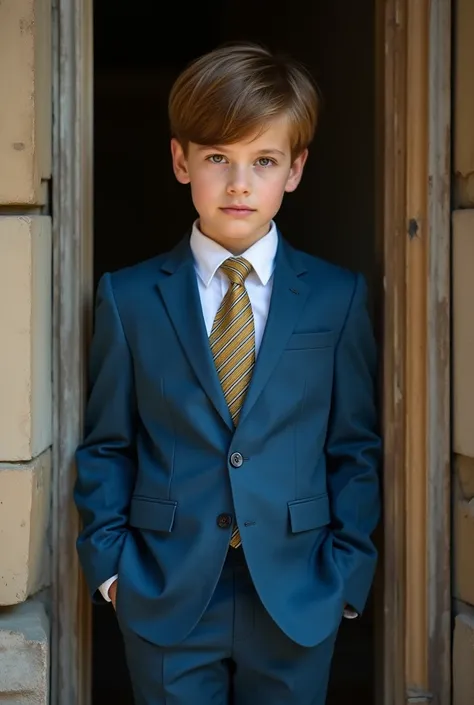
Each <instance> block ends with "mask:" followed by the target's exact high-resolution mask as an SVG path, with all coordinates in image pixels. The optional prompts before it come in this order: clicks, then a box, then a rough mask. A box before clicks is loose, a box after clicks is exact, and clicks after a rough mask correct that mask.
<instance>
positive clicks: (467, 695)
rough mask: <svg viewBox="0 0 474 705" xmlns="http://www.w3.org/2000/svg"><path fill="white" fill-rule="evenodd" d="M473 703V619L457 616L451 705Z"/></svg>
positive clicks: (467, 616)
mask: <svg viewBox="0 0 474 705" xmlns="http://www.w3.org/2000/svg"><path fill="white" fill-rule="evenodd" d="M473 702H474V617H473V616H471V615H470V614H458V615H457V616H456V619H455V622H454V641H453V705H472V703H473Z"/></svg>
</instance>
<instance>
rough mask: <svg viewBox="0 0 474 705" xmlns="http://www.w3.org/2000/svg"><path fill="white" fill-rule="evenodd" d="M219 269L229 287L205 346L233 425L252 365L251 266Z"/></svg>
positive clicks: (235, 538)
mask: <svg viewBox="0 0 474 705" xmlns="http://www.w3.org/2000/svg"><path fill="white" fill-rule="evenodd" d="M220 268H221V269H222V271H224V272H225V273H226V275H227V276H228V278H229V280H230V286H229V289H228V290H227V293H226V295H225V296H224V298H223V299H222V303H221V305H220V306H219V310H218V311H217V314H216V317H215V319H214V323H213V325H212V330H211V335H210V337H209V343H210V346H211V351H212V355H213V358H214V362H215V364H216V369H217V375H218V377H219V380H220V383H221V385H222V390H223V392H224V396H225V400H226V402H227V406H228V407H229V411H230V414H231V417H232V421H233V423H234V426H237V424H238V421H239V415H240V412H241V410H242V406H243V403H244V400H245V394H246V392H247V389H248V387H249V384H250V380H251V377H252V372H253V368H254V365H255V329H254V322H253V313H252V305H251V303H250V299H249V295H248V293H247V289H246V288H245V279H246V278H247V276H248V275H249V274H250V272H251V270H252V265H251V264H250V263H249V262H247V260H245V259H244V258H243V257H236V258H229V259H227V260H226V261H225V262H224V263H223V264H222V265H221V267H220ZM240 544H241V540H240V533H239V530H238V528H237V526H235V527H234V529H233V531H232V536H231V539H230V545H231V546H232V548H238V547H239V546H240Z"/></svg>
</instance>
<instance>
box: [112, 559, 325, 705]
mask: <svg viewBox="0 0 474 705" xmlns="http://www.w3.org/2000/svg"><path fill="white" fill-rule="evenodd" d="M118 589H119V590H120V584H119V588H118ZM190 589H192V586H190ZM119 621H120V615H119ZM122 631H123V635H124V642H125V650H126V657H127V663H128V668H129V671H130V677H131V681H132V686H133V691H134V696H135V703H136V705H228V703H229V702H232V703H233V705H324V703H325V700H326V692H327V685H328V680H329V672H330V665H331V659H332V655H333V651H334V643H335V640H336V635H337V630H336V632H334V633H333V634H331V635H330V636H329V637H328V638H327V639H325V640H324V641H323V642H321V643H320V644H318V645H317V646H315V647H303V646H300V645H298V644H296V643H295V642H294V641H292V640H291V639H290V638H289V637H287V636H286V635H285V634H284V633H283V632H282V631H281V630H280V628H279V627H278V626H277V625H276V623H275V622H274V621H273V620H272V618H271V617H270V616H269V614H268V612H267V611H266V610H265V608H264V607H263V605H262V603H261V601H260V599H259V597H258V595H257V593H256V591H255V588H254V586H253V583H252V581H251V578H250V575H249V571H248V569H247V566H246V564H245V559H244V556H243V553H242V551H241V549H238V550H233V549H230V551H229V554H228V557H227V559H226V562H225V564H224V568H223V570H222V574H221V576H220V579H219V582H218V584H217V587H216V590H215V592H214V594H213V596H212V598H211V601H210V603H209V605H208V607H207V609H206V611H205V613H204V615H203V616H202V618H201V620H200V621H199V623H198V624H197V625H196V627H195V628H194V629H193V630H192V632H191V633H190V634H189V635H188V636H187V637H186V638H185V639H184V640H183V641H182V642H181V643H179V644H177V645H174V646H171V647H160V646H157V645H156V644H153V643H151V642H149V641H147V640H145V639H143V638H142V637H140V636H138V635H137V634H136V633H134V632H131V631H129V630H127V629H122Z"/></svg>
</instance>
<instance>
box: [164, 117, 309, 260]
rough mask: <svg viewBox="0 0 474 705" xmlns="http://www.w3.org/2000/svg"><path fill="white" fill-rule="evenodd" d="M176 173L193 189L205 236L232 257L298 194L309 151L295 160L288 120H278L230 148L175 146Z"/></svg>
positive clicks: (254, 239)
mask: <svg viewBox="0 0 474 705" xmlns="http://www.w3.org/2000/svg"><path fill="white" fill-rule="evenodd" d="M171 152H172V156H173V168H174V173H175V175H176V178H177V179H178V181H179V182H180V183H182V184H188V183H189V184H191V193H192V199H193V203H194V207H195V208H196V210H197V212H198V213H199V223H200V229H201V231H202V232H203V233H204V234H205V235H207V236H208V237H210V238H212V239H213V240H215V241H216V242H218V243H220V244H221V245H222V246H223V247H225V248H226V249H228V250H229V251H230V252H232V253H234V254H238V253H239V252H244V251H245V250H246V249H247V248H248V247H250V246H251V245H252V244H253V243H254V242H256V241H257V240H259V239H260V238H261V237H263V236H264V235H266V233H267V232H268V230H269V227H270V221H271V220H272V219H273V218H274V216H275V215H276V213H277V212H278V210H279V208H280V205H281V202H282V200H283V195H284V193H285V191H288V192H289V191H294V190H295V188H296V187H297V186H298V184H299V182H300V180H301V176H302V173H303V167H304V164H305V161H306V157H307V151H305V152H303V154H301V155H300V156H299V157H297V158H296V160H294V161H293V163H292V160H291V145H290V134H289V127H288V123H287V119H286V118H285V117H282V118H275V120H274V121H273V122H272V123H270V126H269V127H268V128H267V129H266V130H265V132H263V133H262V134H260V135H259V136H258V137H253V138H251V139H246V140H243V141H241V142H236V143H235V144H231V145H225V146H223V145H221V146H219V145H216V146H214V147H203V146H201V145H198V144H195V143H190V144H189V147H188V152H187V155H185V154H184V152H183V149H182V147H181V145H180V143H179V142H178V141H177V140H175V139H173V140H172V141H171Z"/></svg>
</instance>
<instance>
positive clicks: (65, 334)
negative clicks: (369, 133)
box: [51, 0, 451, 705]
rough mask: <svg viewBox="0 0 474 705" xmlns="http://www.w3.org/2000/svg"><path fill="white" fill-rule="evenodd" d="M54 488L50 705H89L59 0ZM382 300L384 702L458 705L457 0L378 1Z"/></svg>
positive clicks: (81, 54) (80, 28)
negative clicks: (454, 695) (454, 592)
mask: <svg viewBox="0 0 474 705" xmlns="http://www.w3.org/2000/svg"><path fill="white" fill-rule="evenodd" d="M52 2H53V37H54V46H53V54H54V95H53V103H54V127H53V131H54V139H53V144H54V155H53V157H54V158H53V162H54V165H53V229H54V255H53V256H54V290H53V308H54V336H53V351H54V439H53V457H54V483H53V484H54V489H53V504H52V507H53V511H52V558H53V571H52V604H51V618H52V659H51V664H52V668H51V703H52V704H53V705H73V704H74V705H88V704H89V702H90V688H91V608H90V603H89V600H88V597H87V593H86V588H85V584H84V580H83V578H82V575H81V572H80V569H79V565H78V561H77V556H76V551H75V540H76V536H77V533H78V528H79V523H78V518H77V513H76V511H75V508H74V506H73V502H72V488H73V485H74V465H73V453H74V449H75V447H76V445H77V443H78V442H79V440H80V438H81V434H82V415H83V409H84V403H85V390H86V384H85V360H86V351H87V347H88V343H89V339H90V332H91V322H92V305H91V304H92V298H93V293H94V292H93V285H92V282H93V256H92V253H93V223H92V195H93V187H92V176H93V170H92V155H93V118H92V116H93V105H92V86H93V61H92V59H93V47H92V35H93V31H92V9H93V7H92V3H93V0H52ZM376 7H377V25H378V28H379V34H378V37H377V42H376V45H377V47H379V50H378V55H377V62H378V70H377V84H378V85H379V87H381V91H380V95H381V97H382V99H381V100H380V101H379V103H378V109H377V115H378V144H379V146H380V150H379V155H378V175H379V179H378V181H379V183H381V184H383V188H381V189H380V192H379V195H378V204H379V207H378V214H379V218H378V219H379V224H380V228H379V230H380V239H379V248H378V249H379V252H378V261H379V266H378V277H379V281H380V287H379V294H380V300H381V301H382V302H383V305H382V307H381V309H382V310H381V317H380V327H381V331H382V339H383V355H382V360H383V384H382V386H383V395H382V397H383V401H382V404H383V426H384V437H385V460H384V471H383V473H384V519H385V526H386V527H387V530H386V531H385V532H384V546H383V551H382V553H383V559H382V567H381V572H382V574H383V585H384V587H383V609H382V610H381V613H382V614H383V651H384V657H383V671H384V673H383V679H382V683H383V691H384V692H383V696H382V698H381V700H380V704H379V702H377V705H382V703H383V705H400V704H401V703H412V702H413V703H414V702H416V703H418V704H419V705H428V703H431V705H433V704H436V705H449V703H450V690H451V686H450V670H451V645H450V642H451V613H450V607H451V605H450V603H451V598H450V536H451V531H450V452H451V451H450V114H451V99H450V96H451V86H450V81H451V79H450V72H451V69H450V66H451V48H450V44H451V2H450V0H431V1H430V0H376Z"/></svg>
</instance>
